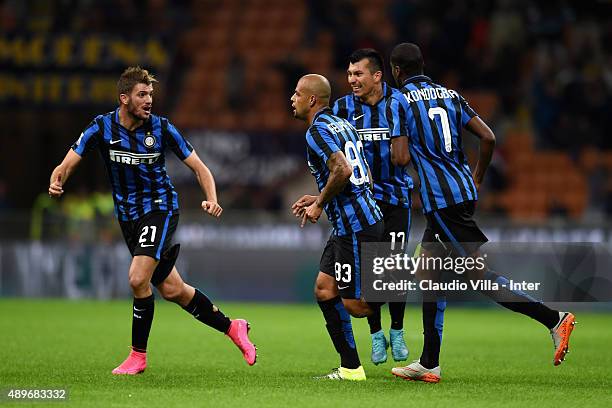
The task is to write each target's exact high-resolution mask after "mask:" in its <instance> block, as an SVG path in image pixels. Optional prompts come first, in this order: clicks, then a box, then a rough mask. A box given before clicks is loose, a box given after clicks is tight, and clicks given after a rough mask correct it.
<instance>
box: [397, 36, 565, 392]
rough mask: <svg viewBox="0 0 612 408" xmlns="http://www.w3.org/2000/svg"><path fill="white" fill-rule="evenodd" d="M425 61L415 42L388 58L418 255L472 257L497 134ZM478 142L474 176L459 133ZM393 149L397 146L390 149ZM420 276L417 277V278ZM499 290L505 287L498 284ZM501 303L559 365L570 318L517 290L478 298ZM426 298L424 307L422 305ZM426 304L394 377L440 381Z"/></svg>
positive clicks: (431, 310) (433, 313)
mask: <svg viewBox="0 0 612 408" xmlns="http://www.w3.org/2000/svg"><path fill="white" fill-rule="evenodd" d="M423 65H424V64H423V57H422V55H421V50H420V49H419V47H418V46H417V45H415V44H411V43H402V44H399V45H397V46H396V47H395V48H394V49H393V51H392V53H391V70H392V73H393V77H394V78H395V81H396V82H397V85H398V87H400V92H401V94H398V95H393V96H392V97H391V98H390V99H389V101H388V102H387V120H388V122H389V129H390V131H391V136H408V139H406V138H402V139H398V140H399V143H403V144H404V146H400V145H398V146H397V147H398V148H400V147H401V148H402V149H410V156H411V160H412V162H413V165H414V167H415V169H416V171H417V172H418V174H419V178H420V180H421V186H420V192H421V200H422V202H423V209H424V212H425V217H426V218H427V227H426V229H425V232H424V234H423V238H422V248H423V254H424V256H441V255H442V252H440V251H441V249H442V248H443V251H444V252H446V251H447V250H450V253H452V254H453V255H455V256H461V257H466V256H468V257H476V256H478V251H479V248H480V246H481V245H482V244H484V243H485V242H486V241H487V237H486V236H485V235H484V234H483V233H482V231H481V230H480V229H479V228H478V226H477V225H476V223H475V222H474V219H473V216H474V210H475V207H476V200H477V199H478V187H479V186H480V183H481V182H482V180H483V177H484V174H485V171H486V169H487V166H488V165H489V162H490V161H491V156H492V154H493V148H494V147H495V135H494V134H493V132H492V131H491V129H490V128H489V127H488V126H487V125H486V124H485V123H484V122H483V121H482V120H481V119H480V118H479V117H478V115H477V114H476V113H475V112H474V110H473V109H472V108H470V106H469V105H468V104H467V102H466V101H465V99H463V97H461V95H459V94H458V93H457V92H456V91H454V90H452V89H448V88H446V87H444V86H441V85H438V84H436V83H434V82H433V81H432V80H431V79H430V78H429V77H427V76H425V75H423ZM463 128H466V129H467V130H469V131H470V132H471V133H473V134H474V135H476V136H477V137H478V138H479V139H480V153H479V159H478V163H477V165H476V168H475V169H474V172H473V174H472V173H471V171H470V168H469V166H468V163H467V161H466V158H465V154H464V152H463V148H462V129H463ZM394 148H395V146H394ZM419 272H422V271H417V274H419ZM475 272H476V273H477V274H478V275H479V276H478V275H477V276H478V277H480V278H484V279H488V280H492V281H494V282H497V283H498V284H499V285H500V286H502V285H504V284H507V283H508V280H507V278H505V277H504V276H500V275H497V274H496V273H495V272H494V271H492V270H490V269H488V268H485V269H481V270H477V271H475ZM502 287H503V286H502ZM483 293H484V294H486V295H487V296H489V297H491V298H492V299H493V300H495V301H496V302H497V303H499V304H500V305H502V306H504V307H506V308H508V309H510V310H513V311H515V312H519V313H522V314H524V315H527V316H529V317H531V318H533V319H535V320H537V321H538V322H540V323H542V324H543V325H544V326H546V327H547V328H548V329H549V330H550V333H551V335H552V338H553V343H554V347H555V354H554V357H553V363H554V365H559V364H561V362H562V361H563V359H564V357H565V354H566V353H567V351H568V347H569V338H570V334H571V333H572V330H573V328H574V324H575V318H574V315H573V314H571V313H567V312H559V311H556V310H552V309H550V308H548V307H547V306H545V305H544V304H543V303H541V302H538V301H536V300H535V299H533V298H531V297H529V296H528V295H527V294H525V293H524V292H521V291H512V290H509V289H506V290H500V291H495V292H493V291H490V292H483ZM428 300H429V301H428ZM431 300H432V299H424V302H423V329H424V344H423V352H422V354H421V358H420V360H419V361H415V362H413V363H412V364H410V365H408V366H406V367H396V368H394V369H393V370H392V372H393V374H395V375H396V376H399V377H402V378H405V379H408V380H419V381H427V382H438V381H440V366H439V355H440V340H441V339H440V333H439V331H438V330H437V328H436V325H437V314H438V309H437V305H436V303H435V302H432V301H431Z"/></svg>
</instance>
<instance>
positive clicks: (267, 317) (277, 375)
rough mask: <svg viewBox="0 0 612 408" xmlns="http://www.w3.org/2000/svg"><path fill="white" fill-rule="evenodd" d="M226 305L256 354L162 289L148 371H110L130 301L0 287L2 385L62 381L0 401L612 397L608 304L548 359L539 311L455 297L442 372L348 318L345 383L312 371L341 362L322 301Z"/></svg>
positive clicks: (302, 402)
mask: <svg viewBox="0 0 612 408" xmlns="http://www.w3.org/2000/svg"><path fill="white" fill-rule="evenodd" d="M220 306H221V307H222V310H224V311H225V312H226V313H227V314H228V315H229V316H231V317H245V318H247V319H248V320H249V321H250V322H251V323H252V330H251V337H252V339H253V340H254V342H255V343H256V344H257V346H258V348H259V358H258V362H257V364H256V365H255V366H254V367H248V366H247V365H246V364H245V363H244V361H243V360H242V356H241V355H240V353H239V352H238V350H237V349H236V348H235V347H234V345H233V344H231V343H230V342H229V340H228V339H226V338H225V337H224V336H222V335H220V334H219V333H218V332H216V331H214V330H212V329H210V328H208V327H205V326H203V325H202V324H200V323H199V322H197V321H196V320H195V319H193V318H192V317H191V316H189V315H187V314H186V313H185V312H184V311H182V310H181V309H180V308H178V307H177V306H175V305H172V304H169V303H167V302H165V301H158V302H157V305H156V310H155V320H154V322H153V329H152V333H151V338H150V341H149V366H148V368H147V370H146V371H145V373H143V374H141V375H139V376H136V377H115V376H112V375H111V373H110V372H111V370H112V369H113V368H114V367H115V366H116V365H117V364H119V363H120V362H121V361H122V360H123V358H124V357H125V356H126V355H127V353H128V345H129V342H130V323H131V304H130V303H128V302H126V301H114V302H93V301H65V300H0V388H4V389H6V388H8V387H18V388H37V387H38V388H49V387H68V389H69V392H70V395H69V399H68V401H66V402H52V403H41V402H36V403H30V402H23V401H22V402H15V403H9V402H6V401H0V407H3V406H7V407H8V406H15V407H24V406H36V407H42V406H53V407H60V406H72V407H89V406H99V407H125V406H129V407H147V408H150V407H155V406H164V407H196V406H214V407H334V406H336V407H343V406H347V407H379V406H381V407H382V406H386V407H393V406H413V407H419V406H423V407H425V406H434V405H435V406H440V407H448V406H452V407H453V408H457V407H464V406H465V407H472V406H483V407H484V406H486V407H505V406H517V407H519V406H520V407H525V406H538V407H548V406H551V407H552V406H555V407H558V406H565V407H582V406H588V407H606V406H607V407H609V406H612V379H611V378H610V376H611V374H612V368H610V367H611V364H612V353H611V352H610V347H611V345H612V315H611V314H604V313H586V312H584V313H576V315H577V320H578V325H577V326H576V330H575V331H574V335H573V336H572V342H571V345H572V348H571V353H570V354H569V356H568V358H567V360H566V361H565V363H563V364H562V365H561V366H560V367H553V365H552V355H553V351H552V342H551V340H550V337H549V335H548V332H547V331H546V330H545V329H543V328H542V327H541V326H540V325H539V324H537V323H536V322H533V321H531V320H530V319H528V318H525V317H523V316H520V315H517V314H514V313H511V312H508V311H505V310H502V309H501V308H491V309H465V308H459V307H457V306H454V305H452V304H451V305H449V308H448V309H447V312H446V323H445V332H444V339H443V348H442V382H441V383H440V384H424V383H413V382H408V381H403V380H401V379H398V378H395V377H393V376H391V374H390V369H391V367H393V366H394V364H395V363H394V362H392V361H391V358H389V361H388V362H387V363H386V364H383V365H381V366H374V365H372V364H371V363H370V361H369V347H370V341H369V334H368V329H367V323H366V321H365V320H364V319H359V320H357V319H355V320H354V330H355V333H356V338H357V342H358V347H359V350H360V354H361V358H362V362H363V364H364V367H365V369H366V373H367V375H368V380H367V381H366V382H362V383H350V382H330V381H321V380H319V381H317V380H313V379H311V377H312V376H314V375H317V374H323V373H325V372H327V371H329V370H330V369H331V368H333V367H334V366H335V365H337V364H338V358H337V357H336V355H335V352H334V351H333V348H332V345H331V342H330V340H329V338H328V337H327V333H326V331H325V328H324V325H323V320H322V316H321V314H320V312H319V310H318V308H316V306H314V305H272V304H242V303H231V304H223V303H222V302H220ZM383 316H385V317H387V316H388V313H387V309H386V307H385V308H384V310H383ZM405 321H406V340H407V343H408V346H409V347H410V349H411V356H410V358H411V359H412V358H418V355H419V353H420V350H421V342H422V339H421V322H420V309H419V308H415V307H410V308H409V309H408V310H407V313H406V319H405ZM384 327H387V328H388V322H387V321H384Z"/></svg>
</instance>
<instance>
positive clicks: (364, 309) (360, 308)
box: [344, 301, 372, 318]
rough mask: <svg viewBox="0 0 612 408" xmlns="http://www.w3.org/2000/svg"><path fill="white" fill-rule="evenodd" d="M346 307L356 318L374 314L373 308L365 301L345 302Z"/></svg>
mask: <svg viewBox="0 0 612 408" xmlns="http://www.w3.org/2000/svg"><path fill="white" fill-rule="evenodd" d="M344 308H345V309H346V310H347V312H349V314H350V315H351V316H353V317H356V318H362V317H368V316H369V315H371V314H372V309H370V307H369V306H368V304H367V303H365V302H358V301H355V302H344Z"/></svg>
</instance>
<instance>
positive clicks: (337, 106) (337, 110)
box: [332, 98, 348, 119]
mask: <svg viewBox="0 0 612 408" xmlns="http://www.w3.org/2000/svg"><path fill="white" fill-rule="evenodd" d="M332 111H333V112H334V115H336V116H338V117H341V118H344V119H347V118H348V115H347V113H348V112H347V109H346V102H345V101H344V98H339V99H336V102H334V106H333V107H332Z"/></svg>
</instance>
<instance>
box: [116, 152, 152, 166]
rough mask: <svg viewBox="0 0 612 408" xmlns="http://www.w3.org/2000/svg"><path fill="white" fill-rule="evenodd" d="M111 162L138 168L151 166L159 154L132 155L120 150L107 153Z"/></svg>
mask: <svg viewBox="0 0 612 408" xmlns="http://www.w3.org/2000/svg"><path fill="white" fill-rule="evenodd" d="M108 153H109V156H110V159H111V161H114V162H115V163H121V164H129V165H131V166H138V165H139V164H153V163H155V162H156V161H157V160H158V159H159V156H161V153H132V152H124V151H121V150H109V151H108Z"/></svg>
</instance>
